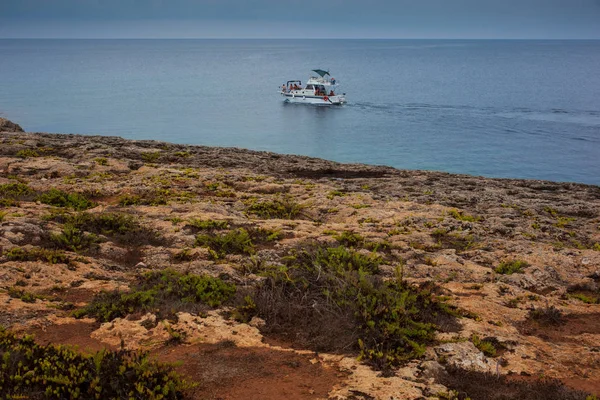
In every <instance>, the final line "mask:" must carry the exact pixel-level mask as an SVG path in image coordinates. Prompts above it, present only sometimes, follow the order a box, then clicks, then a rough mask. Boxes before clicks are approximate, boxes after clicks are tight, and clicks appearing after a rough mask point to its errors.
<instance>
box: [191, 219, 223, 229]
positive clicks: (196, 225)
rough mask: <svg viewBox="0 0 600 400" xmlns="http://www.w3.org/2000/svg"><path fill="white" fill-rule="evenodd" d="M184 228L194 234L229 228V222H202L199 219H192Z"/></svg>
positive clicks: (209, 220) (210, 220) (211, 220)
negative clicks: (189, 229)
mask: <svg viewBox="0 0 600 400" xmlns="http://www.w3.org/2000/svg"><path fill="white" fill-rule="evenodd" d="M185 227H186V228H191V229H192V230H193V231H195V232H200V231H213V230H223V229H227V228H229V222H227V221H216V220H213V219H206V220H202V219H199V218H192V219H190V220H189V221H188V224H187V225H186V226H185Z"/></svg>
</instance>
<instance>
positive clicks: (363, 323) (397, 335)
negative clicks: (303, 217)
mask: <svg viewBox="0 0 600 400" xmlns="http://www.w3.org/2000/svg"><path fill="white" fill-rule="evenodd" d="M284 261H285V265H284V266H282V267H279V268H277V267H274V268H271V269H269V270H268V271H267V272H266V278H267V279H266V280H265V281H263V282H262V283H261V284H260V285H259V286H258V288H257V290H256V292H255V293H254V294H253V297H252V301H253V304H254V305H255V310H256V313H257V314H258V315H259V316H261V317H262V318H264V319H265V321H266V324H267V326H266V328H265V330H266V332H267V333H269V332H274V333H276V334H279V335H287V336H288V337H289V338H291V339H292V340H294V342H296V343H298V344H299V345H302V346H308V347H309V348H311V349H314V350H318V351H348V349H353V350H355V351H358V352H359V353H360V358H361V359H363V360H365V361H366V362H368V363H369V364H371V365H373V366H374V367H376V368H379V369H388V368H389V367H391V366H396V365H399V364H401V363H403V362H404V361H406V360H409V359H411V358H415V357H420V356H421V355H423V354H424V351H425V346H426V345H427V344H428V343H431V342H433V340H434V332H435V330H436V325H435V323H434V322H435V321H442V320H445V319H446V318H452V317H451V316H450V315H449V314H451V313H452V312H451V310H450V308H449V307H448V306H446V305H444V304H443V303H441V302H439V301H437V300H436V299H435V298H434V296H433V294H432V289H433V288H432V287H431V285H423V286H421V287H416V286H412V285H409V284H408V283H406V282H405V281H403V280H402V278H401V272H400V271H398V272H397V277H396V279H392V280H388V281H385V280H383V279H382V278H381V277H379V276H377V275H375V274H376V273H377V272H378V270H379V264H380V262H381V259H380V258H379V257H376V256H374V255H370V256H365V255H363V254H360V253H357V252H355V251H352V250H348V249H346V248H344V247H337V248H316V249H315V248H312V249H306V250H299V251H297V252H296V253H295V254H293V255H291V256H290V257H287V258H286V259H285V260H284Z"/></svg>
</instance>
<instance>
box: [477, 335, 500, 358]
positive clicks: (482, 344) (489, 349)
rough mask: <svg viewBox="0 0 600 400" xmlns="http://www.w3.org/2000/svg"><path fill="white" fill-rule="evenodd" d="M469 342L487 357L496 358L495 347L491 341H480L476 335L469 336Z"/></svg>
mask: <svg viewBox="0 0 600 400" xmlns="http://www.w3.org/2000/svg"><path fill="white" fill-rule="evenodd" d="M471 341H472V342H473V344H474V345H475V347H477V348H478V349H479V350H480V351H481V352H482V353H483V354H485V355H486V356H487V357H496V347H495V346H494V343H493V342H492V341H490V340H486V339H480V338H479V336H477V335H476V334H473V336H471Z"/></svg>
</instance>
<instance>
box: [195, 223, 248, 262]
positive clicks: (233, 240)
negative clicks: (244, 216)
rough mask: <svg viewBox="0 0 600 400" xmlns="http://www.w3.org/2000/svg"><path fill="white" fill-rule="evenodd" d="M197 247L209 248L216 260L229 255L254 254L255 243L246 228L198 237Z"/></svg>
mask: <svg viewBox="0 0 600 400" xmlns="http://www.w3.org/2000/svg"><path fill="white" fill-rule="evenodd" d="M195 246H202V247H208V248H209V249H210V250H212V251H213V252H214V256H215V257H216V258H222V257H225V256H226V255H227V254H246V255H252V254H254V243H253V242H252V238H251V237H250V234H249V233H248V231H247V230H246V229H244V228H239V229H235V230H232V231H229V232H227V233H223V234H218V233H209V234H202V235H198V236H196V242H195Z"/></svg>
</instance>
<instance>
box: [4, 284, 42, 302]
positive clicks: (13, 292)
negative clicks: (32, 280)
mask: <svg viewBox="0 0 600 400" xmlns="http://www.w3.org/2000/svg"><path fill="white" fill-rule="evenodd" d="M8 295H9V296H10V297H12V298H13V299H20V300H21V301H22V302H25V303H35V300H36V299H37V298H38V296H36V295H35V294H32V293H29V292H26V291H24V290H23V289H18V288H16V287H10V288H8Z"/></svg>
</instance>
